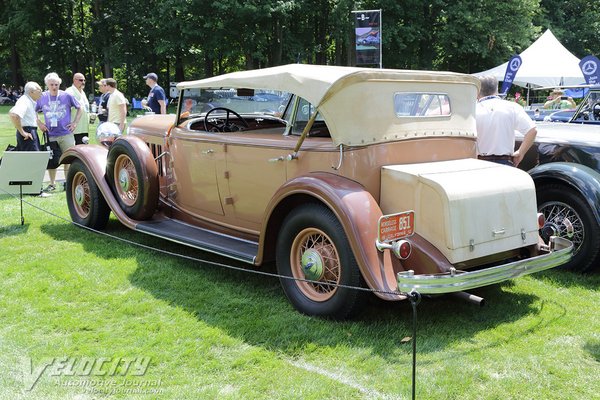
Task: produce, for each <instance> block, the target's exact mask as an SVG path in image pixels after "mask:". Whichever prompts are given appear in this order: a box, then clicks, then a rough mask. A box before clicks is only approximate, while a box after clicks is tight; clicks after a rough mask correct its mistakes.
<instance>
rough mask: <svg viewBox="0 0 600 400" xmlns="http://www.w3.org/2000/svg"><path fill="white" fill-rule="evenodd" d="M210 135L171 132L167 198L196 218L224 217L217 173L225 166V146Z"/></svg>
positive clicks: (177, 130)
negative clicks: (207, 216)
mask: <svg viewBox="0 0 600 400" xmlns="http://www.w3.org/2000/svg"><path fill="white" fill-rule="evenodd" d="M213 138H214V135H211V134H206V133H202V132H198V131H190V130H186V129H182V128H174V129H173V130H172V132H171V137H170V139H169V141H170V154H171V162H172V166H171V169H172V172H173V176H172V177H171V180H172V181H171V182H170V197H171V201H173V202H174V203H175V204H176V205H177V206H178V207H179V208H181V209H182V210H183V211H185V212H187V213H189V214H192V215H197V216H203V215H207V214H214V215H224V210H223V204H222V201H221V198H222V196H221V195H220V194H219V186H218V177H217V170H218V169H223V166H221V167H219V165H220V164H224V163H225V158H224V151H225V146H224V144H223V143H219V142H217V141H215V140H213Z"/></svg>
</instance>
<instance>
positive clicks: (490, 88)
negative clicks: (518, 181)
mask: <svg viewBox="0 0 600 400" xmlns="http://www.w3.org/2000/svg"><path fill="white" fill-rule="evenodd" d="M480 81H481V88H480V90H479V96H478V101H477V107H476V123H477V154H478V155H477V158H479V159H482V160H488V161H493V162H497V163H500V164H506V165H514V166H517V165H519V163H520V162H521V160H523V157H524V156H525V153H527V150H529V148H530V147H531V145H532V144H533V141H534V140H535V136H536V135H537V129H536V127H535V122H533V120H532V119H531V118H530V117H529V116H528V115H527V113H526V112H525V110H523V107H521V106H520V105H519V104H517V103H515V102H511V101H506V100H502V99H501V98H500V97H499V96H498V80H497V79H496V78H495V77H494V76H483V77H481V78H480ZM515 131H519V132H521V133H522V134H523V135H525V137H524V139H523V142H521V146H519V149H517V150H516V151H515V150H514V148H515Z"/></svg>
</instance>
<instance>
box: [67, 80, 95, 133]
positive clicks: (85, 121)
mask: <svg viewBox="0 0 600 400" xmlns="http://www.w3.org/2000/svg"><path fill="white" fill-rule="evenodd" d="M84 87H85V76H83V74H82V73H79V72H77V73H76V74H75V75H73V85H72V86H69V87H68V88H67V90H65V92H67V93H69V94H70V95H71V96H73V97H75V99H76V100H77V101H78V102H79V104H80V105H81V119H80V120H79V123H78V124H77V126H76V127H75V129H74V130H73V135H74V136H75V144H83V138H84V136H88V130H89V122H90V116H89V113H90V103H89V101H88V99H87V97H86V95H85V92H84V91H83V88H84ZM75 115H76V113H75V112H73V109H71V122H73V121H74V120H75Z"/></svg>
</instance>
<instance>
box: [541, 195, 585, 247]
mask: <svg viewBox="0 0 600 400" xmlns="http://www.w3.org/2000/svg"><path fill="white" fill-rule="evenodd" d="M539 211H540V212H541V213H543V214H544V217H546V221H547V222H552V223H554V224H555V225H556V226H557V227H559V229H560V231H559V236H561V237H567V233H566V227H565V226H564V225H563V221H564V220H565V219H568V220H569V222H571V224H572V225H573V237H571V238H569V240H571V242H573V249H574V251H575V252H577V251H579V249H580V248H581V245H582V244H583V239H584V238H585V226H584V225H583V222H582V219H581V217H580V216H579V214H577V212H576V211H575V210H574V209H573V208H571V207H570V206H569V205H567V204H565V203H562V202H559V201H550V202H547V203H544V204H543V206H542V207H541V208H540V210H539Z"/></svg>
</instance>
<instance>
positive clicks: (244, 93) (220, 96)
mask: <svg viewBox="0 0 600 400" xmlns="http://www.w3.org/2000/svg"><path fill="white" fill-rule="evenodd" d="M289 99H290V94H289V93H287V92H281V91H263V90H260V91H259V90H254V89H222V88H219V89H204V88H193V89H185V90H184V91H183V93H182V96H181V111H180V119H187V118H190V117H193V116H199V115H201V114H205V113H207V112H208V111H210V110H212V109H213V108H218V107H225V108H227V109H230V110H233V111H235V112H236V113H238V114H268V115H273V116H277V117H280V116H281V115H282V113H283V111H284V110H285V107H286V105H287V103H288V101H289Z"/></svg>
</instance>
